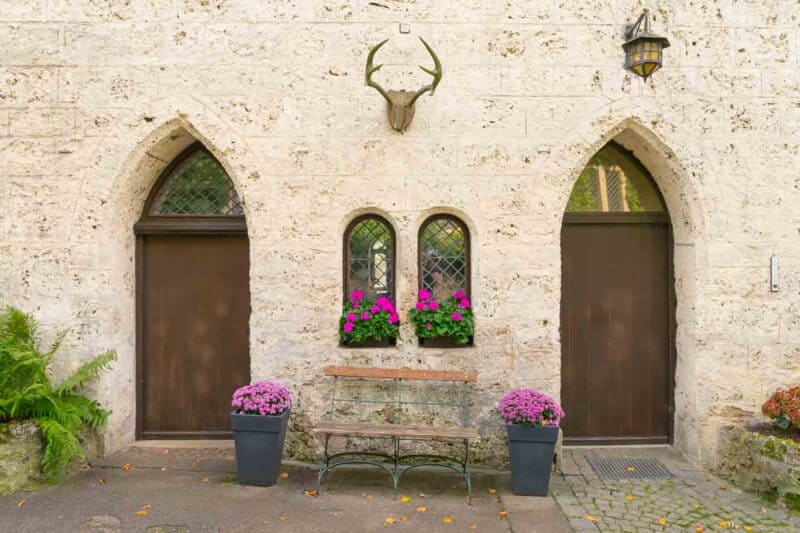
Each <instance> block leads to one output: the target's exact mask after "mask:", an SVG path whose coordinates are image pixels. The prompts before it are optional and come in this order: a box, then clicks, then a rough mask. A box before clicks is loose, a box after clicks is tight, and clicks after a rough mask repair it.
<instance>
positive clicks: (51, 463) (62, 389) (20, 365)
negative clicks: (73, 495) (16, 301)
mask: <svg viewBox="0 0 800 533" xmlns="http://www.w3.org/2000/svg"><path fill="white" fill-rule="evenodd" d="M63 339H64V334H63V333H62V334H60V335H59V336H58V337H57V338H56V341H55V342H54V343H53V345H52V346H51V347H50V349H49V350H48V351H47V352H41V351H40V349H39V346H38V342H37V340H36V322H35V321H34V320H33V318H31V317H30V316H29V315H27V314H25V313H23V312H22V311H20V310H18V309H14V308H12V307H9V308H8V309H6V310H5V311H4V312H3V313H2V314H0V422H7V421H10V420H33V421H34V422H35V423H36V425H37V426H39V431H41V433H42V437H43V438H44V442H45V449H44V458H43V460H42V472H43V473H44V474H45V476H47V477H48V478H51V479H52V478H57V477H58V476H59V475H61V474H62V473H63V472H64V471H65V470H66V468H67V465H68V464H69V463H70V461H72V460H73V459H78V458H82V457H83V448H82V447H81V444H80V442H79V441H78V432H79V431H80V430H81V429H82V428H84V427H87V426H88V427H91V428H94V429H97V428H100V427H102V426H104V425H105V423H106V419H107V418H108V414H109V413H108V411H106V410H104V409H103V408H102V407H100V404H98V403H97V402H96V401H94V400H90V399H89V398H87V397H85V396H83V395H81V394H78V392H77V391H78V390H79V389H80V388H81V387H83V386H84V385H86V384H87V383H89V382H90V381H93V380H94V379H96V378H97V376H98V375H99V374H100V372H101V371H102V370H103V369H104V368H105V367H107V366H108V365H109V364H110V363H111V361H113V360H115V359H116V358H117V354H116V352H114V351H108V352H105V353H103V354H101V355H98V356H97V357H95V358H93V359H92V360H91V361H89V362H87V363H84V364H83V365H82V366H81V367H80V368H79V369H78V370H76V371H75V372H74V373H73V374H72V375H71V376H69V377H68V378H66V379H65V380H63V381H62V382H61V383H59V384H58V385H53V383H52V382H51V381H50V377H49V376H48V375H47V366H48V365H49V364H50V362H51V361H52V359H53V355H54V354H55V352H56V350H58V347H59V346H60V344H61V341H62V340H63Z"/></svg>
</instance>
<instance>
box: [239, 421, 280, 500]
mask: <svg viewBox="0 0 800 533" xmlns="http://www.w3.org/2000/svg"><path fill="white" fill-rule="evenodd" d="M289 411H290V410H289V409H287V410H286V411H284V412H283V414H281V415H264V416H262V415H247V414H240V413H236V412H232V413H231V429H233V441H234V443H235V445H236V472H237V475H238V478H239V484H240V485H257V486H259V487H270V486H272V485H274V484H275V482H276V481H277V480H278V473H279V470H280V467H281V454H282V453H283V442H284V441H285V440H286V426H287V423H288V422H289Z"/></svg>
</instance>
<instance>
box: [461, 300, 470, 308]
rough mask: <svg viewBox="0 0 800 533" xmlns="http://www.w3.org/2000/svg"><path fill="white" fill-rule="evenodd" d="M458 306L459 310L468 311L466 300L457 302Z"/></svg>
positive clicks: (467, 301) (468, 304)
mask: <svg viewBox="0 0 800 533" xmlns="http://www.w3.org/2000/svg"><path fill="white" fill-rule="evenodd" d="M458 306H459V307H460V308H461V309H469V306H470V303H469V300H467V299H466V298H462V299H461V301H460V302H458Z"/></svg>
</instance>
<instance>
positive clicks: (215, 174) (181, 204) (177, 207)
mask: <svg viewBox="0 0 800 533" xmlns="http://www.w3.org/2000/svg"><path fill="white" fill-rule="evenodd" d="M148 214H149V215H151V216H242V215H244V211H243V210H242V202H241V201H240V200H239V195H238V194H236V189H235V188H234V187H233V182H231V179H230V178H229V177H228V174H227V173H226V172H225V169H224V168H222V165H220V163H219V161H217V160H216V158H215V157H214V156H213V155H211V153H210V152H209V151H208V150H206V149H205V148H204V147H203V146H202V145H195V146H193V147H190V148H189V149H187V150H186V152H184V153H183V154H181V155H180V156H179V157H178V159H177V160H176V161H175V163H173V166H172V168H171V169H169V170H168V172H167V173H166V174H165V176H164V178H163V180H160V182H159V183H158V184H157V192H156V195H155V197H154V198H153V199H152V201H151V203H150V206H149V209H148Z"/></svg>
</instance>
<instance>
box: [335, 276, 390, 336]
mask: <svg viewBox="0 0 800 533" xmlns="http://www.w3.org/2000/svg"><path fill="white" fill-rule="evenodd" d="M399 331H400V315H398V314H397V309H396V308H395V306H394V302H392V300H391V298H389V297H388V296H383V295H382V296H378V297H377V298H376V299H375V301H370V300H367V299H365V297H364V293H363V292H362V291H360V290H358V289H356V290H354V291H353V292H351V293H350V296H349V298H348V301H347V302H345V304H344V308H343V309H342V316H341V317H340V318H339V337H340V339H341V340H342V342H343V343H344V344H358V343H360V342H363V341H365V340H368V339H373V340H376V341H382V340H383V339H396V338H397V336H398V333H399Z"/></svg>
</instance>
